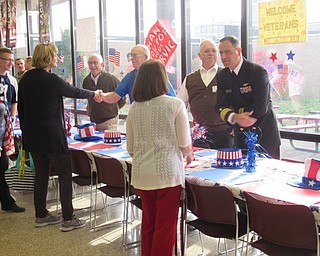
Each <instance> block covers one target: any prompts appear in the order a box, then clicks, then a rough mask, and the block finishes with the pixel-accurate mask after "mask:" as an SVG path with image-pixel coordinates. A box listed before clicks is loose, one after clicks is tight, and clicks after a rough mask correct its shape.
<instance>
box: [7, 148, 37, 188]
mask: <svg viewBox="0 0 320 256" xmlns="http://www.w3.org/2000/svg"><path fill="white" fill-rule="evenodd" d="M27 155H28V157H29V165H27V164H26V158H27ZM5 178H6V181H7V184H8V186H9V188H11V189H13V190H28V191H33V190H34V180H35V168H34V163H33V160H32V157H31V154H30V153H27V152H26V151H25V150H23V149H20V151H19V154H18V158H17V161H16V165H15V166H13V167H11V168H9V169H8V170H6V172H5Z"/></svg>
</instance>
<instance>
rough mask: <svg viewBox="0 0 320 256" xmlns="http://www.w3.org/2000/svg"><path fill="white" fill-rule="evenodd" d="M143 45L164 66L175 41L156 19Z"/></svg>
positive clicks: (171, 52) (173, 48) (172, 51)
mask: <svg viewBox="0 0 320 256" xmlns="http://www.w3.org/2000/svg"><path fill="white" fill-rule="evenodd" d="M145 45H146V46H148V48H149V50H150V57H151V58H152V59H159V60H161V61H162V62H163V64H164V65H165V66H166V65H167V63H168V61H169V59H170V57H171V55H172V54H173V53H174V51H175V50H176V48H177V43H176V42H175V41H174V40H173V39H172V38H171V36H170V35H169V33H168V32H167V30H166V29H165V28H164V27H163V26H162V25H161V23H160V22H159V21H158V20H157V21H156V23H155V24H154V25H153V26H152V27H151V28H150V30H149V33H148V35H147V38H146V42H145Z"/></svg>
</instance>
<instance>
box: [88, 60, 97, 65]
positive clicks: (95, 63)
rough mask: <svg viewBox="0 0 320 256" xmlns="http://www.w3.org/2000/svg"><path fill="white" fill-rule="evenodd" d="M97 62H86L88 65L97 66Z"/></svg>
mask: <svg viewBox="0 0 320 256" xmlns="http://www.w3.org/2000/svg"><path fill="white" fill-rule="evenodd" d="M99 63H100V62H99V61H88V65H98V64H99Z"/></svg>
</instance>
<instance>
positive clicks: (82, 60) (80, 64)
mask: <svg viewBox="0 0 320 256" xmlns="http://www.w3.org/2000/svg"><path fill="white" fill-rule="evenodd" d="M76 63H77V68H78V70H81V69H84V68H86V67H87V61H86V56H78V57H77V58H76Z"/></svg>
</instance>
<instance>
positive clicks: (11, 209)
mask: <svg viewBox="0 0 320 256" xmlns="http://www.w3.org/2000/svg"><path fill="white" fill-rule="evenodd" d="M2 210H3V211H6V212H24V211H25V210H26V208H23V207H20V206H18V205H16V204H13V205H11V206H9V207H2Z"/></svg>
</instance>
